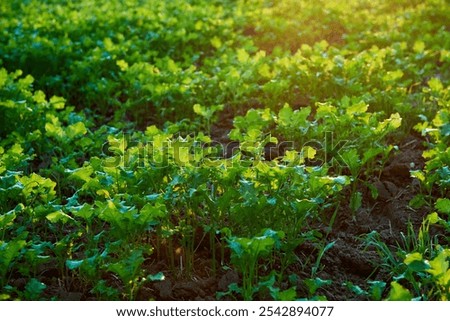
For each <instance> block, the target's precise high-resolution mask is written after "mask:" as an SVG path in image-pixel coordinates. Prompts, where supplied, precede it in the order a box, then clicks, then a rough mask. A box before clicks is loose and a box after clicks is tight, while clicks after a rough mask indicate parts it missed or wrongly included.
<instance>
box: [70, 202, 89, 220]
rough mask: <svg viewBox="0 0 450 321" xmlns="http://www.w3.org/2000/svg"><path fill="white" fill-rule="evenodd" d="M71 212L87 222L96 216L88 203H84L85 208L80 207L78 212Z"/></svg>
mask: <svg viewBox="0 0 450 321" xmlns="http://www.w3.org/2000/svg"><path fill="white" fill-rule="evenodd" d="M71 212H72V214H73V215H74V216H75V217H81V218H83V219H85V220H86V221H89V220H90V219H91V217H92V216H93V215H94V209H93V208H92V206H91V205H89V204H87V203H84V204H83V206H81V207H78V208H77V210H75V211H74V210H73V209H72V211H71Z"/></svg>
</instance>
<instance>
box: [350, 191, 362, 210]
mask: <svg viewBox="0 0 450 321" xmlns="http://www.w3.org/2000/svg"><path fill="white" fill-rule="evenodd" d="M361 205H362V194H361V192H356V193H353V194H352V196H351V197H350V208H351V209H352V210H353V211H356V210H358V209H359V208H360V207H361Z"/></svg>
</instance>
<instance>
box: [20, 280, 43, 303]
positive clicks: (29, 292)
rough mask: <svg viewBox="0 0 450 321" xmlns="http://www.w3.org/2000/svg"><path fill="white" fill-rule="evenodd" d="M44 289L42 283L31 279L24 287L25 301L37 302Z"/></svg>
mask: <svg viewBox="0 0 450 321" xmlns="http://www.w3.org/2000/svg"><path fill="white" fill-rule="evenodd" d="M46 288H47V286H46V285H45V284H44V283H42V282H40V281H38V280H37V279H35V278H32V279H31V280H30V281H28V283H27V285H26V286H25V298H26V299H27V300H37V299H39V297H40V296H41V294H42V292H43V291H44V290H45V289H46Z"/></svg>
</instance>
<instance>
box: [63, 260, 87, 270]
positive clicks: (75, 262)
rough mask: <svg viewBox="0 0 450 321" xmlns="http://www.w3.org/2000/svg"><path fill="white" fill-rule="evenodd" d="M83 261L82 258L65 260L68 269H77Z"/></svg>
mask: <svg viewBox="0 0 450 321" xmlns="http://www.w3.org/2000/svg"><path fill="white" fill-rule="evenodd" d="M83 263H84V260H66V266H67V268H68V269H69V270H75V269H78V268H79V267H80V266H81V265H82V264H83Z"/></svg>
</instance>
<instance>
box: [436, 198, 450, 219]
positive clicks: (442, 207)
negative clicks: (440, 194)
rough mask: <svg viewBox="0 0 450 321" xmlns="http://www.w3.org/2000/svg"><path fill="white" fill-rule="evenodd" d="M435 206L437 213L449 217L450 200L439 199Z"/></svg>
mask: <svg viewBox="0 0 450 321" xmlns="http://www.w3.org/2000/svg"><path fill="white" fill-rule="evenodd" d="M435 206H436V209H437V210H438V211H439V212H441V213H444V214H447V215H450V199H448V198H439V199H438V200H437V201H436V205H435Z"/></svg>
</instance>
